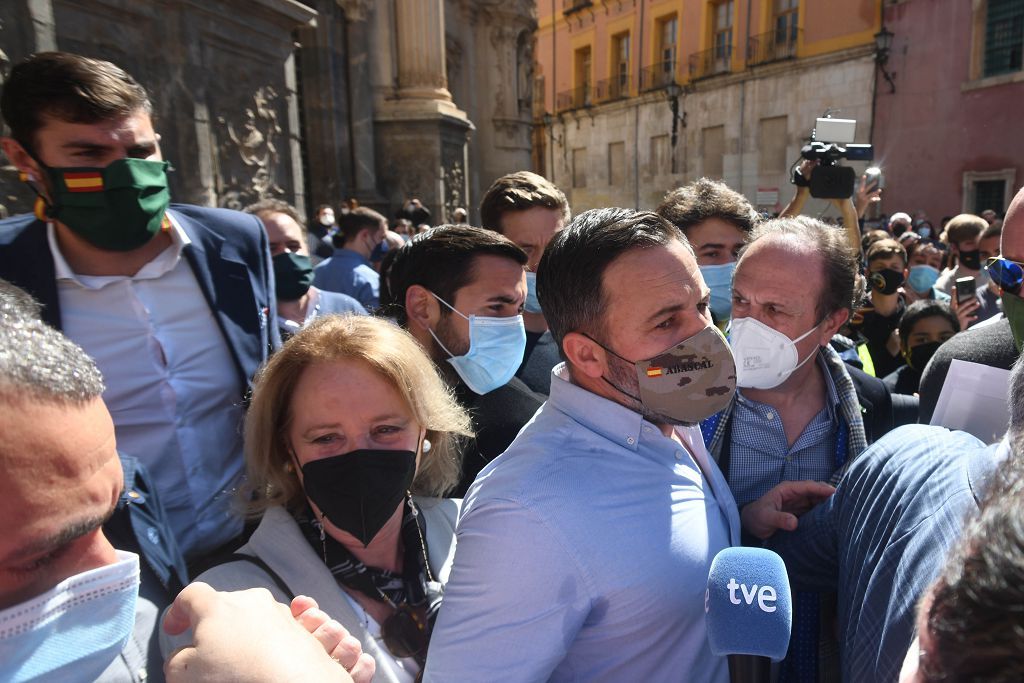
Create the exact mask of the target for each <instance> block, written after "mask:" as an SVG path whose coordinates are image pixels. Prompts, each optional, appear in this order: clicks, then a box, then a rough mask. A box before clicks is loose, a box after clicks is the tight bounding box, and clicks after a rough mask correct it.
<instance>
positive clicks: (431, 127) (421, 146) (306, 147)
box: [0, 0, 536, 222]
mask: <svg viewBox="0 0 1024 683" xmlns="http://www.w3.org/2000/svg"><path fill="white" fill-rule="evenodd" d="M535 27H536V19H535V11H534V8H533V3H532V2H527V1H526V0H505V1H504V2H498V1H496V0H475V1H474V0H304V2H298V1H297V0H204V1H203V2H199V1H197V0H10V1H9V2H4V3H0V50H2V52H3V55H2V57H0V62H2V63H0V68H2V69H6V68H9V65H10V64H11V63H13V62H17V61H19V60H20V59H22V58H24V57H25V56H27V55H29V54H31V53H33V52H36V51H42V50H52V49H59V50H67V51H71V52H78V53H80V54H85V55H89V56H95V57H100V58H104V59H109V60H111V61H113V62H115V63H117V64H119V65H121V66H122V67H124V68H125V69H126V70H127V71H129V72H130V73H132V74H133V75H134V76H135V77H136V78H138V79H139V81H140V82H142V83H143V84H144V85H145V86H146V87H147V89H148V90H149V91H150V93H151V95H152V97H153V100H154V106H155V119H156V127H157V129H158V132H159V133H160V134H161V136H162V139H161V146H162V148H163V152H164V155H165V157H166V158H168V159H169V160H170V161H171V162H172V164H173V166H174V172H173V173H172V174H171V190H172V196H173V197H174V198H175V200H176V201H183V202H192V203H197V204H203V205H217V206H228V207H236V208H237V207H241V206H244V205H245V204H248V203H250V202H252V201H255V200H257V199H259V198H263V197H280V198H283V199H285V200H287V201H290V202H292V203H294V204H295V205H296V206H298V207H299V209H300V210H302V211H308V212H312V210H313V209H314V208H315V207H316V206H317V205H319V204H322V203H324V204H332V205H334V206H337V205H338V204H339V203H340V202H341V201H343V200H345V199H347V198H349V197H352V198H355V199H357V200H359V201H360V202H361V203H362V204H364V205H368V206H372V207H373V208H376V209H378V210H380V211H382V212H383V213H385V214H386V215H389V216H390V215H393V214H394V212H395V210H396V209H397V208H398V206H399V205H400V204H401V202H402V201H403V200H404V199H406V198H409V197H413V196H416V197H419V198H420V199H421V200H422V201H423V203H424V204H425V205H426V206H427V207H428V208H429V209H430V211H431V213H432V215H433V217H434V220H435V222H440V221H443V220H445V219H446V218H447V216H448V215H450V212H451V210H452V209H454V208H455V207H457V206H465V207H467V208H470V209H473V207H474V205H475V203H476V202H477V201H478V197H479V193H480V192H481V188H483V189H486V187H487V186H488V184H489V183H490V182H491V181H492V180H493V179H494V178H496V177H497V176H499V175H501V174H503V173H507V172H509V171H511V170H517V169H521V168H528V167H529V165H530V132H531V129H532V121H531V116H530V112H531V107H532V95H533V93H532V90H531V89H530V87H529V85H530V84H531V83H532V78H531V75H530V69H531V68H532V64H533V57H532V44H533V42H532V41H533V38H532V36H533V31H534V29H535ZM30 199H31V197H30V194H29V193H28V192H27V189H26V188H24V187H23V186H22V185H21V184H20V183H19V182H18V181H17V178H16V173H15V172H14V170H13V169H12V168H11V167H9V166H8V167H5V168H4V169H2V170H0V203H3V204H4V205H5V206H6V207H7V208H8V210H10V211H11V212H16V211H23V210H26V209H27V208H28V207H29V206H30Z"/></svg>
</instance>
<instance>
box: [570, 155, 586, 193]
mask: <svg viewBox="0 0 1024 683" xmlns="http://www.w3.org/2000/svg"><path fill="white" fill-rule="evenodd" d="M572 186H573V187H586V186H587V150H586V148H584V147H580V148H578V149H574V150H573V151H572Z"/></svg>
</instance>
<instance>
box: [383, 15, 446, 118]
mask: <svg viewBox="0 0 1024 683" xmlns="http://www.w3.org/2000/svg"><path fill="white" fill-rule="evenodd" d="M395 24H396V37H397V39H398V40H397V43H398V96H399V97H401V98H406V99H428V100H446V101H449V102H450V101H451V99H452V96H451V93H449V92H448V82H447V78H446V77H445V63H444V0H395Z"/></svg>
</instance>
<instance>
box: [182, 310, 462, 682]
mask: <svg viewBox="0 0 1024 683" xmlns="http://www.w3.org/2000/svg"><path fill="white" fill-rule="evenodd" d="M469 433H470V430H469V419H468V417H467V416H466V414H465V413H464V412H463V411H462V409H461V408H460V407H459V406H458V404H457V403H456V402H455V400H454V399H453V398H452V397H451V395H450V394H449V393H448V391H447V390H446V389H445V387H444V385H443V383H442V382H441V380H440V378H439V377H438V375H437V373H436V371H435V370H434V366H433V364H432V363H431V362H430V360H429V359H428V358H427V357H426V355H424V353H423V351H422V350H421V349H420V346H419V344H417V343H416V341H415V340H414V339H413V338H412V337H411V336H410V335H409V334H408V333H406V332H405V331H403V330H401V329H400V328H398V327H397V326H395V325H393V324H392V323H390V322H387V321H385V320H382V319H376V318H370V317H364V316H326V317H324V318H321V319H317V320H315V321H313V322H312V323H311V324H310V326H309V327H307V328H305V329H303V330H302V331H300V332H298V333H296V335H295V336H294V337H292V338H291V339H290V340H289V341H288V342H287V343H286V344H285V345H284V347H283V348H282V349H281V350H280V351H279V352H278V353H277V354H276V355H275V356H273V357H272V358H271V359H270V361H269V362H268V363H267V364H266V366H265V367H264V368H263V369H262V370H261V371H260V373H259V375H258V376H257V378H256V383H255V387H254V389H253V396H252V404H251V406H250V408H249V412H248V415H247V417H246V426H245V443H246V469H247V474H248V491H247V494H246V496H245V505H246V512H247V513H248V514H249V515H250V516H253V517H256V516H259V515H262V519H261V521H260V523H259V526H258V527H257V528H256V531H255V532H254V533H253V535H252V538H251V539H250V540H249V542H248V543H247V544H246V545H245V546H243V547H242V548H241V549H239V551H238V553H237V554H236V555H235V556H234V557H233V561H231V562H228V563H225V564H221V565H219V566H217V567H214V568H213V569H210V570H208V571H207V572H205V573H204V574H202V575H201V576H199V577H198V579H197V580H198V581H204V582H206V583H208V584H210V585H211V586H213V587H214V588H216V589H219V590H239V589H244V588H253V587H264V588H267V589H269V590H270V591H271V593H273V594H274V596H275V597H276V598H277V599H278V600H280V601H282V602H285V603H287V602H288V600H289V599H290V598H291V597H292V596H294V595H297V594H303V595H308V596H310V597H312V598H314V599H315V600H316V601H317V603H318V604H319V605H320V608H321V609H322V610H323V611H324V612H326V613H327V614H329V615H331V617H333V618H334V619H336V620H337V621H339V622H340V623H341V625H342V626H344V627H345V628H346V629H348V631H349V632H350V633H351V634H352V635H354V636H355V637H356V638H358V639H359V640H360V642H361V644H362V648H363V651H364V652H366V653H368V654H369V655H371V656H372V657H373V658H374V660H375V662H376V673H375V675H374V678H373V680H374V681H389V682H391V681H393V682H395V683H404V682H412V681H414V680H416V679H417V677H418V676H419V672H420V670H421V669H422V665H423V662H424V661H425V659H426V647H427V644H428V642H429V637H430V628H431V626H432V624H433V618H434V615H435V614H436V610H437V608H438V607H439V606H440V600H441V595H442V592H443V586H444V583H445V582H446V581H447V579H448V572H449V569H450V565H451V560H452V558H453V557H454V554H455V521H456V517H457V515H458V510H459V504H460V502H461V501H458V500H453V499H446V498H442V497H441V496H443V495H444V494H445V493H446V492H447V491H449V490H451V489H452V487H454V486H455V484H457V483H458V480H459V476H460V473H461V463H460V456H459V454H458V450H457V447H456V444H455V436H456V435H468V434H469Z"/></svg>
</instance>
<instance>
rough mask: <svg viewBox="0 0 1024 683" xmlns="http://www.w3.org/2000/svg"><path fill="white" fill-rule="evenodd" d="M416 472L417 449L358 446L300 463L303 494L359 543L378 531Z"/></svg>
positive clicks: (400, 500)
mask: <svg viewBox="0 0 1024 683" xmlns="http://www.w3.org/2000/svg"><path fill="white" fill-rule="evenodd" d="M415 474H416V453H415V452H413V451H390V450H372V449H361V450H356V451H351V452H349V453H345V454H343V455H333V456H331V457H328V458H321V459H320V460H313V461H312V462H307V463H306V464H305V465H303V466H302V481H303V487H304V488H305V491H306V496H307V497H308V498H309V499H310V500H311V501H312V502H313V504H314V505H316V506H317V507H318V508H320V512H322V513H323V514H324V516H325V517H326V518H327V519H328V521H330V523H331V524H333V525H334V526H336V527H338V528H339V529H341V530H343V531H347V532H348V533H350V534H352V535H353V536H355V537H356V538H358V539H359V540H360V542H362V544H363V546H364V547H365V546H367V545H369V544H370V541H372V540H373V539H374V537H375V536H376V535H377V534H378V533H380V530H381V529H382V528H384V525H385V524H386V523H387V521H388V520H389V519H391V516H392V515H393V514H395V510H397V509H398V506H399V504H400V503H401V502H402V500H403V499H404V498H405V495H406V493H407V492H408V490H409V487H410V486H411V485H412V480H413V477H414V476H415Z"/></svg>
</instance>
